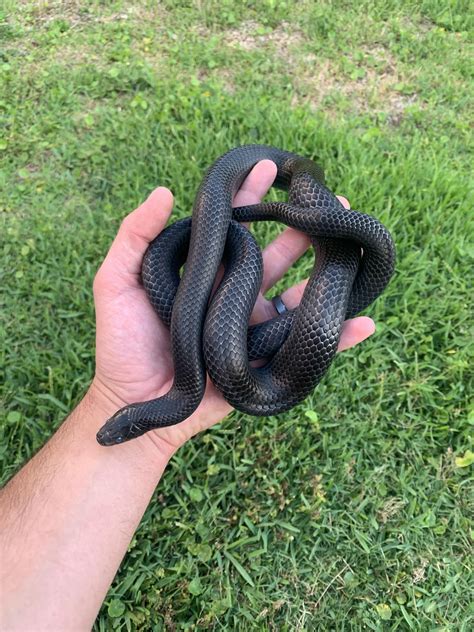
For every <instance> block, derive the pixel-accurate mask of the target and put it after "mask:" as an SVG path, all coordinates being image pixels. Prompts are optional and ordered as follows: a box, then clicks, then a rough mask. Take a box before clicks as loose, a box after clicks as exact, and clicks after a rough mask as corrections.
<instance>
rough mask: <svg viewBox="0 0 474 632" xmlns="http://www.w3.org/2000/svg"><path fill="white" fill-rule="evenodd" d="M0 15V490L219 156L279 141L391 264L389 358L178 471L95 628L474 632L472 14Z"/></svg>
mask: <svg viewBox="0 0 474 632" xmlns="http://www.w3.org/2000/svg"><path fill="white" fill-rule="evenodd" d="M0 18H1V24H0V37H1V39H2V49H1V51H0V68H1V76H2V79H1V81H2V84H1V85H2V88H1V94H0V108H1V111H2V120H3V123H4V127H3V135H2V138H1V140H0V149H1V153H2V172H1V175H0V178H1V190H2V201H1V207H2V208H1V210H2V213H1V222H2V228H1V234H2V237H3V239H2V241H3V244H2V247H3V252H4V254H3V259H2V261H3V266H2V271H1V275H2V288H3V290H4V292H3V296H4V300H3V308H2V322H3V325H2V332H3V338H4V341H5V344H4V345H2V347H3V351H2V354H4V356H5V358H4V362H3V365H4V366H5V380H4V387H3V391H4V393H3V395H4V402H5V406H4V411H5V414H4V415H3V414H2V421H1V425H0V432H1V437H2V439H1V443H0V468H1V472H2V480H3V481H6V480H7V479H8V478H9V477H10V476H11V475H12V474H13V472H15V470H16V469H17V468H18V467H19V466H21V465H22V464H23V463H24V462H25V461H26V460H27V459H28V458H29V457H30V456H31V455H32V454H33V453H34V452H35V451H36V450H37V449H38V448H39V447H40V446H41V445H42V444H43V443H44V442H45V441H46V440H47V439H48V437H50V436H51V434H52V433H53V432H54V430H55V428H57V426H58V425H59V424H60V423H61V421H62V419H63V418H64V417H65V415H67V413H68V411H70V410H71V408H72V407H73V406H74V405H75V403H76V402H77V401H78V400H79V399H80V397H81V394H83V393H84V391H85V389H86V388H87V385H88V383H89V381H90V379H91V376H92V375H93V370H94V313H93V304H92V279H93V276H94V272H95V270H96V269H97V267H98V265H99V262H100V261H101V259H102V258H103V256H104V254H105V252H106V250H107V247H108V244H109V243H110V241H111V239H112V237H113V235H114V234H115V232H116V230H117V228H118V226H119V223H120V220H121V218H122V217H123V216H124V214H126V213H127V212H128V211H129V210H131V209H132V208H134V207H135V206H136V205H137V204H138V203H139V201H141V200H143V199H144V198H145V197H146V195H147V194H148V193H149V192H150V191H151V190H152V189H153V188H154V187H155V186H157V185H159V184H162V185H166V186H169V187H170V188H171V189H172V190H173V191H174V193H175V196H176V200H177V202H176V213H175V217H183V216H185V215H187V214H189V212H190V209H191V205H192V201H193V197H194V194H195V191H196V188H197V186H198V184H199V182H200V179H201V177H202V174H203V171H204V170H205V168H207V166H208V165H209V164H210V163H211V162H212V161H213V160H214V159H215V158H216V157H217V156H219V155H220V154H221V153H223V152H224V151H226V150H227V149H229V148H231V147H233V146H235V145H239V144H243V143H248V142H261V143H268V144H273V145H276V146H279V147H282V148H284V149H289V150H293V151H295V152H298V153H300V154H303V155H306V156H309V157H312V158H314V159H316V160H317V161H319V162H320V163H321V164H322V165H323V166H324V167H325V169H326V172H327V180H328V184H329V186H330V187H331V188H332V189H333V190H334V191H335V192H337V193H339V194H343V195H345V196H346V197H348V198H349V199H350V200H351V202H352V205H353V206H354V207H355V208H357V209H360V210H362V211H364V212H366V213H369V214H373V215H375V216H376V217H378V218H379V219H380V220H381V221H382V222H383V223H384V224H385V225H386V226H387V227H388V228H389V229H390V231H391V232H392V234H393V236H394V239H395V242H396V245H397V251H398V263H397V271H396V274H395V276H394V278H393V281H392V282H391V284H390V286H389V287H388V289H387V290H386V292H385V293H384V294H383V296H382V297H381V298H379V299H378V300H377V302H376V303H375V304H374V305H373V306H371V307H370V308H369V309H368V310H367V312H366V313H367V314H368V315H370V316H372V317H373V318H374V319H375V320H376V323H377V332H376V335H374V336H373V337H372V338H371V339H370V340H369V341H367V342H365V343H364V344H363V345H361V346H360V347H357V348H355V349H352V350H350V351H348V352H346V353H344V354H343V355H341V356H339V357H338V359H337V360H336V362H335V364H334V365H333V367H332V369H331V371H330V373H329V374H328V375H327V376H326V378H325V379H324V380H323V382H322V383H321V384H320V386H319V387H318V388H317V389H316V391H315V392H314V394H313V396H312V397H310V398H308V399H307V400H306V401H305V402H304V403H303V404H301V405H300V406H299V407H297V408H295V409H293V410H292V411H291V412H289V413H287V414H285V415H282V416H280V417H274V418H268V419H257V418H251V417H246V416H245V415H242V414H237V413H234V414H233V415H231V416H230V417H229V418H228V419H226V420H225V421H224V422H222V423H221V424H220V425H219V426H217V427H216V428H214V429H213V430H212V431H208V432H206V433H204V434H203V435H200V436H198V437H196V438H195V439H194V440H193V441H191V442H190V443H189V444H188V445H187V446H185V447H184V448H183V449H181V450H180V451H179V453H178V454H177V455H176V456H175V458H174V459H173V461H172V463H171V464H170V466H169V468H168V470H167V472H166V474H165V476H164V478H163V480H162V482H161V483H160V485H159V487H158V489H157V491H156V494H155V496H154V498H153V501H152V503H151V504H150V507H149V509H148V511H147V513H146V516H145V518H144V520H143V523H142V525H141V527H140V529H139V531H138V532H137V533H136V537H135V538H134V540H133V542H132V543H131V545H130V550H129V554H128V556H127V557H126V559H125V560H124V562H123V564H122V567H121V569H120V572H119V574H118V576H117V577H116V579H115V582H114V584H113V586H112V587H111V589H110V593H109V595H108V598H107V601H106V603H105V604H104V607H103V609H102V610H101V613H100V616H99V618H98V620H97V623H96V630H100V631H102V630H104V631H105V630H193V629H199V630H201V629H210V630H258V631H260V630H278V631H287V630H288V631H290V630H327V631H334V630H337V631H342V630H426V631H429V632H433V631H438V632H441V631H443V632H444V631H446V632H447V631H450V632H451V631H452V632H459V631H467V630H468V629H472V626H473V621H474V611H473V610H472V607H471V609H470V606H469V603H470V601H471V599H470V597H472V583H471V584H470V571H471V573H472V565H471V563H472V558H471V559H470V557H469V555H470V551H471V547H472V537H473V536H474V533H473V531H472V522H470V520H471V518H472V498H470V496H469V492H470V479H469V475H470V473H471V474H472V462H473V461H474V456H473V454H472V452H471V451H470V450H472V443H471V440H472V426H473V424H474V411H473V408H472V403H471V404H470V402H469V387H470V385H471V391H472V374H470V373H469V363H470V360H471V361H472V346H471V348H470V347H469V345H470V336H469V316H470V315H471V314H472V304H471V305H470V302H471V298H472V297H471V293H472V288H471V292H470V291H469V276H470V274H472V257H473V250H472V241H471V245H469V236H470V235H471V236H472V234H473V231H474V227H473V224H472V203H473V196H472V182H470V167H471V164H472V155H471V153H472V152H471V150H472V135H471V134H472V129H471V128H470V123H471V122H472V120H473V112H472V104H473V102H474V94H473V89H472V85H473V84H472V34H473V30H472V13H470V5H469V3H468V2H467V1H466V2H464V1H459V2H458V1H456V0H422V1H414V0H413V1H410V0H398V1H395V0H381V1H376V2H373V1H372V2H368V1H362V2H358V3H357V2H348V1H347V2H345V1H341V0H339V1H334V2H328V1H322V2H312V1H309V0H299V1H295V0H286V1H283V0H282V1H280V0H262V1H258V2H257V1H253V2H250V1H238V2H236V1H231V0H219V1H217V0H209V1H206V0H200V1H199V0H194V1H191V0H189V1H187V2H178V1H176V0H168V1H163V2H145V1H143V0H142V1H137V2H125V1H120V2H93V1H91V0H84V1H79V0H68V1H63V2H58V1H56V0H50V1H49V2H43V1H40V2H31V3H29V2H23V1H21V2H13V1H12V0H4V1H3V3H2V8H1V16H0ZM280 195H281V194H280V193H278V194H275V193H271V198H273V199H277V196H280ZM258 230H259V233H258V238H259V239H260V240H261V241H262V243H263V242H265V241H267V240H268V239H269V238H270V237H271V236H272V235H274V234H276V232H277V231H278V230H279V227H277V226H264V227H259V229H258ZM310 264H311V258H310V257H309V256H308V257H304V258H303V259H302V260H301V261H300V262H299V264H298V265H297V266H296V267H295V268H294V269H293V270H292V271H291V274H288V275H287V277H286V279H285V284H288V283H289V282H290V281H291V282H293V281H294V280H296V279H300V278H303V276H304V275H305V273H307V272H308V270H309V268H310ZM471 489H472V488H471Z"/></svg>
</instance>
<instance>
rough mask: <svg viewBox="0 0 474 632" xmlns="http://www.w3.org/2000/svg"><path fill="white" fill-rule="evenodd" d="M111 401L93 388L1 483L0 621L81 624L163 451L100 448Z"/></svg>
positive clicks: (154, 479)
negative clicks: (101, 430) (7, 480)
mask: <svg viewBox="0 0 474 632" xmlns="http://www.w3.org/2000/svg"><path fill="white" fill-rule="evenodd" d="M113 407H114V404H113V402H108V401H107V400H106V399H104V398H103V397H101V396H100V395H98V394H97V392H96V391H95V390H94V389H92V390H91V391H90V392H89V393H88V394H87V395H86V397H85V398H84V399H83V401H82V402H81V403H80V404H79V406H78V407H77V408H76V409H75V411H74V412H73V413H72V414H71V415H70V417H69V418H68V419H67V420H66V421H65V423H64V424H63V425H62V426H61V428H60V429H59V430H58V432H57V433H56V434H55V435H54V436H53V437H52V439H51V440H50V441H49V442H48V443H47V444H46V445H45V446H44V448H43V449H42V450H41V451H40V452H39V453H38V454H37V455H36V456H35V457H34V458H33V459H32V460H31V461H30V462H29V463H28V464H27V465H26V466H25V467H24V468H23V469H22V470H21V471H20V472H19V473H18V474H17V475H16V476H15V477H14V478H13V479H12V480H11V481H10V483H9V484H8V485H7V486H6V487H5V488H4V489H3V490H2V491H1V493H0V534H1V539H0V561H1V563H0V569H1V570H0V590H1V599H0V601H1V604H2V605H1V616H0V628H1V629H2V630H22V631H23V630H32V629H34V630H37V631H40V630H49V631H50V630H68V631H69V630H84V629H90V627H91V625H92V624H93V621H94V619H95V617H96V615H97V612H98V610H99V608H100V606H101V603H102V601H103V599H104V597H105V594H106V592H107V589H108V588H109V586H110V583H111V582H112V580H113V577H114V575H115V573H116V572H117V569H118V567H119V564H120V562H121V560H122V558H123V556H124V554H125V553H126V550H127V547H128V545H129V543H130V540H131V539H132V536H133V534H134V532H135V530H136V528H137V526H138V524H139V522H140V519H141V518H142V516H143V513H144V511H145V509H146V507H147V505H148V503H149V501H150V498H151V495H152V494H153V491H154V489H155V487H156V485H157V483H158V481H159V480H160V477H161V475H162V473H163V471H164V469H165V467H166V464H167V462H168V460H169V457H170V456H171V452H170V451H169V449H168V446H166V445H164V446H163V449H161V446H159V445H156V444H155V443H152V441H151V439H149V438H146V437H143V440H142V441H141V440H136V441H132V442H130V443H127V444H124V445H121V446H117V447H111V448H103V447H101V446H99V445H98V444H97V442H96V440H95V433H96V431H97V430H98V428H99V427H100V426H101V425H102V423H103V421H104V419H106V418H107V417H108V416H109V415H110V414H111V409H112V408H113Z"/></svg>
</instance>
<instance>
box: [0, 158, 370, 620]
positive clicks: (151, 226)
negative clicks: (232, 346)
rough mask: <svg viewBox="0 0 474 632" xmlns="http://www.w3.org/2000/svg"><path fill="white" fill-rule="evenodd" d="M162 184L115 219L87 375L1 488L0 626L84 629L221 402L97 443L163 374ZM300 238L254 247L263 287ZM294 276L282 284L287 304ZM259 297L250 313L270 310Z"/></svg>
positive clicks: (256, 194)
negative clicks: (155, 285) (70, 407)
mask: <svg viewBox="0 0 474 632" xmlns="http://www.w3.org/2000/svg"><path fill="white" fill-rule="evenodd" d="M274 176H275V165H273V163H271V162H269V161H262V162H261V163H259V164H258V165H257V166H256V167H255V168H254V169H253V171H252V172H251V173H250V174H249V176H248V177H247V179H246V181H245V182H244V183H243V185H242V188H241V190H240V191H239V193H238V194H237V196H236V199H235V201H234V203H235V205H239V206H240V205H244V204H254V203H256V202H258V201H259V200H260V199H261V198H262V197H263V195H264V194H265V193H266V191H267V189H268V188H269V186H270V185H271V183H272V181H273V178H274ZM171 208H172V195H171V193H170V192H169V191H168V190H167V189H163V188H159V189H156V191H154V192H153V193H152V195H151V196H150V197H149V198H148V200H146V202H144V203H143V204H142V205H141V206H140V207H139V208H138V209H137V210H136V211H134V212H133V213H131V214H130V215H128V216H127V217H126V218H125V220H124V221H123V223H122V226H121V227H120V230H119V233H118V235H117V237H116V238H115V240H114V242H113V244H112V247H111V249H110V251H109V253H108V255H107V257H106V259H105V261H104V263H103V264H102V266H101V268H100V270H99V272H98V274H97V276H96V279H95V283H94V297H95V304H96V316H97V350H96V375H95V377H94V381H93V383H92V385H91V387H90V389H89V391H88V392H87V394H86V396H85V397H84V399H83V400H82V401H81V403H80V404H79V405H78V407H77V408H76V409H75V410H74V412H73V413H72V414H71V415H70V416H69V418H68V419H67V420H66V421H65V422H64V424H63V425H62V426H61V428H60V429H59V431H58V432H57V433H56V434H55V435H54V436H53V437H52V439H51V440H50V441H49V442H48V443H47V444H46V445H45V446H44V448H43V449H42V450H41V451H40V452H39V453H38V454H37V455H36V456H35V457H34V458H33V459H32V460H31V461H30V462H29V463H28V464H27V465H26V466H25V467H24V468H23V469H22V470H21V471H20V472H19V473H18V474H17V475H16V476H15V477H14V478H13V479H12V480H11V481H10V483H9V484H8V485H7V486H6V487H5V488H4V489H3V491H2V492H1V494H0V534H1V535H0V608H1V610H0V629H1V630H2V631H3V630H6V631H7V630H12V631H13V630H21V631H22V632H25V631H28V632H29V631H30V630H31V631H33V630H34V632H41V631H42V630H48V631H51V630H61V631H68V632H69V631H72V630H86V629H90V628H91V626H92V625H93V622H94V619H95V617H96V616H97V612H98V610H99V608H100V606H101V603H102V601H103V599H104V597H105V595H106V592H107V590H108V588H109V586H110V584H111V582H112V580H113V577H114V575H115V573H116V572H117V569H118V567H119V565H120V562H121V560H122V558H123V556H124V555H125V553H126V551H127V547H128V545H129V542H130V540H131V539H132V536H133V533H134V531H135V530H136V528H137V526H138V524H139V522H140V519H141V517H142V516H143V513H144V511H145V509H146V507H147V505H148V502H149V500H150V498H151V495H152V493H153V491H154V489H155V487H156V485H157V483H158V481H159V480H160V477H161V475H162V473H163V471H164V469H165V467H166V464H167V463H168V461H169V459H170V458H171V456H172V455H173V454H174V452H175V451H176V450H177V449H178V448H179V447H180V446H181V445H182V444H183V443H184V442H185V441H186V440H187V439H189V438H190V437H192V436H193V435H194V434H196V433H197V432H200V431H201V430H204V429H205V428H209V427H210V426H212V425H213V424H215V423H216V422H217V421H219V420H220V419H222V418H223V417H225V415H227V414H228V413H229V412H230V410H231V408H230V406H229V404H227V402H225V401H224V399H223V398H222V397H221V396H220V394H219V393H218V392H217V391H216V390H215V389H214V388H213V387H212V385H209V386H208V388H207V391H206V395H205V397H204V399H203V401H202V403H201V405H200V406H199V408H198V409H197V410H196V412H195V413H194V414H193V415H192V416H191V417H190V418H189V419H187V420H186V421H185V422H183V423H181V424H178V425H177V426H172V427H170V428H163V429H160V430H155V431H152V432H149V433H147V434H146V435H143V436H142V437H139V438H138V439H135V440H134V441H131V442H129V443H125V444H122V445H119V446H114V447H108V448H104V447H101V446H100V445H99V444H98V443H97V442H96V439H95V434H96V432H97V430H98V429H99V428H100V426H101V425H102V424H103V423H104V421H105V420H106V419H107V418H108V417H110V416H111V414H113V413H114V412H115V411H116V410H117V409H118V408H120V407H121V406H123V405H125V404H126V403H131V402H133V401H143V400H146V399H151V398H153V397H157V396H159V395H160V394H162V393H163V392H165V391H166V390H167V389H168V388H169V384H170V382H171V380H172V377H173V365H172V359H171V355H170V343H169V335H168V331H167V330H166V328H165V327H164V326H163V325H162V324H161V322H160V321H159V320H158V318H157V316H156V315H155V313H154V312H153V310H152V308H151V306H150V304H149V302H148V300H147V298H146V296H145V292H144V290H143V287H142V285H141V282H140V265H141V260H142V258H143V254H144V252H145V250H146V248H147V246H148V244H149V242H150V241H151V240H152V239H153V238H154V237H155V236H156V235H157V234H158V233H159V232H160V231H161V230H162V229H163V227H164V226H165V224H166V222H167V219H168V217H169V214H170V212H171ZM307 247H308V240H307V238H306V237H305V236H304V235H302V234H301V233H298V232H297V231H294V230H292V229H287V230H285V231H283V233H282V234H281V235H280V236H279V237H277V238H276V239H275V240H274V241H273V242H272V243H271V244H270V245H269V246H268V247H267V248H266V250H265V252H264V265H265V274H264V281H263V289H262V291H266V290H267V289H269V288H271V287H272V286H273V284H274V283H276V282H277V281H278V280H279V279H280V278H281V277H282V276H283V274H284V273H285V272H286V270H287V269H288V268H289V266H290V265H291V264H292V263H293V262H294V261H296V259H298V257H299V256H301V254H303V252H304V251H305V250H306V248H307ZM302 292H303V284H299V285H298V286H295V287H293V288H290V289H288V290H287V291H286V292H285V293H284V294H283V297H284V300H285V302H286V304H287V306H288V307H294V306H296V305H297V304H298V302H299V299H300V297H301V295H302ZM272 309H273V308H272V305H271V303H270V302H269V301H267V300H266V299H264V297H263V294H262V295H261V296H260V297H259V299H258V301H257V304H256V307H255V310H254V314H253V319H254V321H258V320H265V318H269V317H271V316H273V315H274V313H273V312H272ZM373 329H374V325H373V323H372V321H371V320H370V319H369V318H364V317H362V318H356V319H353V320H351V321H348V322H347V323H346V324H345V327H344V330H343V334H342V336H341V340H340V345H339V348H340V349H344V348H348V347H350V346H353V345H354V344H356V343H357V342H360V341H361V340H363V339H364V338H366V337H367V336H369V335H370V334H371V333H372V332H373Z"/></svg>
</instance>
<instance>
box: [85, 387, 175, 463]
mask: <svg viewBox="0 0 474 632" xmlns="http://www.w3.org/2000/svg"><path fill="white" fill-rule="evenodd" d="M86 403H87V405H88V408H89V409H90V410H91V411H93V417H94V419H95V423H94V424H91V432H93V433H94V440H95V434H96V433H97V431H98V430H99V429H100V428H101V427H102V426H103V424H104V423H105V422H106V421H107V419H109V418H110V417H112V415H113V414H115V413H116V412H117V410H119V409H120V408H122V407H123V406H126V405H127V404H128V403H129V402H126V401H124V400H123V399H121V398H120V397H119V396H117V394H116V393H115V392H114V391H113V390H112V389H111V388H110V387H109V386H107V384H105V383H104V382H103V381H102V380H101V379H100V378H99V377H97V375H96V376H94V379H93V380H92V382H91V385H90V387H89V389H88V391H87V393H86V395H85V396H84V399H83V401H82V402H81V404H84V405H85V404H86ZM97 445H98V446H99V444H97ZM133 445H135V446H136V448H140V449H141V450H142V451H144V452H145V453H146V455H147V456H148V457H149V458H150V459H151V460H156V459H159V460H160V461H162V460H163V459H165V460H166V462H168V461H169V460H170V459H171V457H172V456H173V454H174V453H175V452H176V450H177V446H175V445H173V444H172V443H170V442H168V441H166V439H164V438H162V437H160V436H158V435H157V434H156V433H154V432H147V433H145V434H144V435H142V436H141V437H138V438H137V439H133V441H130V442H127V443H124V444H123V445H119V446H114V447H112V448H110V447H102V448H101V449H103V450H111V449H113V450H117V451H119V450H122V451H123V450H124V449H127V446H128V447H129V448H131V447H132V446H133Z"/></svg>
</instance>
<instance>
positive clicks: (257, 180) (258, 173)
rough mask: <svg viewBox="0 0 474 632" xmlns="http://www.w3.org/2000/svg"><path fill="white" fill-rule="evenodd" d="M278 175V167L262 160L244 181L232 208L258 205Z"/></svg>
mask: <svg viewBox="0 0 474 632" xmlns="http://www.w3.org/2000/svg"><path fill="white" fill-rule="evenodd" d="M276 174H277V166H276V164H275V163H274V162H272V161H271V160H261V161H260V162H258V163H257V164H256V165H255V167H254V168H253V169H252V171H251V172H250V173H249V174H248V176H247V177H246V178H245V180H244V181H243V183H242V185H241V187H240V189H239V191H238V192H237V194H236V196H235V197H234V201H233V203H232V206H234V207H237V206H247V205H250V204H258V203H259V202H260V201H261V200H262V198H263V197H264V195H265V194H266V193H267V191H268V190H269V188H270V187H271V186H272V184H273V181H274V180H275V177H276Z"/></svg>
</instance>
